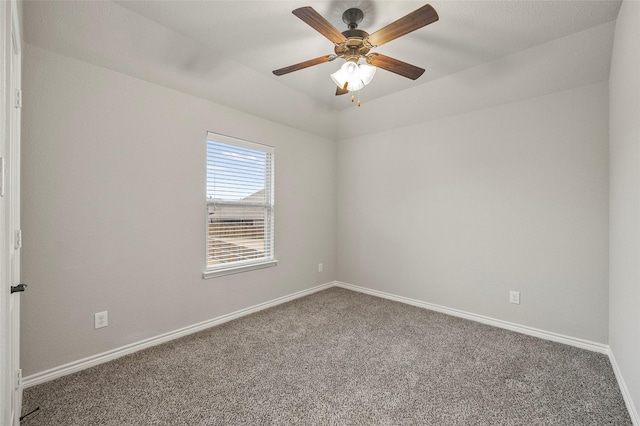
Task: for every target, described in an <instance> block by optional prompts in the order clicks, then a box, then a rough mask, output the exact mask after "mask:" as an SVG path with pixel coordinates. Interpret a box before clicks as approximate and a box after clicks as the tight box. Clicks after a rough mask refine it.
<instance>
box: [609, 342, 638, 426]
mask: <svg viewBox="0 0 640 426" xmlns="http://www.w3.org/2000/svg"><path fill="white" fill-rule="evenodd" d="M609 360H610V361H611V366H612V367H613V372H614V373H615V375H616V380H618V386H620V392H622V397H623V398H624V403H625V404H626V406H627V411H629V416H630V417H631V422H632V423H633V424H634V425H635V426H638V425H640V415H638V410H637V409H636V406H635V405H634V404H633V400H632V399H631V394H630V393H629V388H627V384H626V382H625V381H624V378H623V377H622V373H621V372H620V367H618V362H617V361H616V357H615V355H614V354H613V351H612V350H611V348H609Z"/></svg>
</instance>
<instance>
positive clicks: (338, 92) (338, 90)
mask: <svg viewBox="0 0 640 426" xmlns="http://www.w3.org/2000/svg"><path fill="white" fill-rule="evenodd" d="M347 84H349V83H345V84H344V87H340V86H337V87H336V96H339V95H345V94H347V93H349V90H347Z"/></svg>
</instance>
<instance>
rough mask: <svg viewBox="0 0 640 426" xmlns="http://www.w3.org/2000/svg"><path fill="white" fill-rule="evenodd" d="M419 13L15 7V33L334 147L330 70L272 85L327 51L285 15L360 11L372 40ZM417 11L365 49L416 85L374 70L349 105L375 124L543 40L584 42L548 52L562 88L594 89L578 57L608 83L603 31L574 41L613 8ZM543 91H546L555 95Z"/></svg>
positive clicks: (385, 7) (280, 4)
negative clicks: (405, 26)
mask: <svg viewBox="0 0 640 426" xmlns="http://www.w3.org/2000/svg"><path fill="white" fill-rule="evenodd" d="M425 3H426V2H425V1H372V0H354V1H348V0H338V1H269V0H263V1H238V0H236V1H217V0H213V1H185V0H183V1H118V2H115V3H114V2H89V1H86V2H68V1H44V2H40V1H27V2H25V5H24V10H25V23H24V28H25V39H26V41H27V43H29V44H32V45H35V46H38V47H42V48H45V49H49V50H52V51H54V52H58V53H61V54H64V55H67V56H71V57H73V58H77V59H80V60H83V61H86V62H89V63H93V64H96V65H99V66H103V67H106V68H109V69H113V70H116V71H119V72H123V73H126V74H129V75H132V76H134V77H137V78H142V79H145V80H148V81H151V82H154V83H158V84H161V85H164V86H167V87H170V88H174V89H177V90H181V91H184V92H187V93H190V94H193V95H196V96H200V97H202V98H205V99H209V100H212V101H215V102H218V103H222V104H225V105H227V106H229V107H232V108H235V109H238V110H241V111H246V112H249V113H251V114H255V115H258V116H262V117H264V118H267V119H270V120H274V121H277V122H281V123H284V124H287V125H291V126H293V127H297V128H300V129H303V130H306V131H309V132H312V133H316V134H320V135H323V136H327V137H331V138H335V137H336V136H337V134H336V123H337V122H338V119H339V118H341V121H345V118H344V117H351V116H353V115H354V114H357V113H356V112H353V111H352V110H353V107H352V104H351V103H350V102H349V97H348V96H340V97H336V96H335V95H334V93H335V86H334V84H333V82H332V81H331V79H330V78H329V74H330V73H332V72H333V71H335V70H336V69H337V68H338V67H339V66H340V65H341V63H339V62H340V61H342V60H341V59H338V60H336V61H333V62H329V63H325V64H322V65H318V66H315V67H312V68H307V69H304V70H300V71H297V72H294V73H291V74H287V75H284V76H280V77H276V76H274V75H273V74H272V73H271V71H272V70H274V69H277V68H281V67H284V66H287V65H291V64H294V63H298V62H301V61H304V60H307V59H311V58H315V57H318V56H322V55H326V54H330V53H333V47H332V44H331V43H330V42H329V41H328V40H326V39H325V38H324V37H323V36H321V35H320V34H319V33H317V32H316V31H315V30H314V29H312V28H311V27H309V26H308V25H306V24H305V23H304V22H302V21H301V20H299V19H298V18H297V17H295V16H294V15H293V14H291V10H293V9H295V8H297V7H301V6H312V7H313V8H314V9H316V10H317V11H318V12H319V13H320V14H322V15H323V16H324V17H325V18H327V19H328V20H329V21H330V22H331V23H332V24H333V25H334V26H336V28H338V29H339V30H340V31H343V30H345V29H346V25H345V24H344V23H343V22H342V12H343V11H344V10H346V9H348V8H350V7H359V8H361V9H362V10H363V11H364V13H365V19H364V20H363V22H362V23H361V24H360V26H359V27H360V28H362V29H364V30H366V31H368V32H369V33H372V32H374V31H375V30H377V29H379V28H381V27H383V26H385V25H387V24H388V23H390V22H393V21H395V20H396V19H398V18H400V17H402V16H404V15H406V14H407V13H409V12H411V11H413V10H415V9H417V8H418V7H420V6H422V5H424V4H425ZM429 3H430V4H431V5H432V6H433V7H434V8H435V9H436V11H437V12H438V14H439V16H440V20H439V21H437V22H435V23H433V24H431V25H428V26H426V27H424V28H421V29H419V30H417V31H415V32H413V33H410V34H408V35H406V36H404V37H402V38H400V39H397V40H394V41H392V42H389V43H387V44H385V45H383V46H380V47H379V48H377V49H376V51H377V52H379V53H384V54H385V55H388V56H392V57H395V58H397V59H400V60H402V61H405V62H409V63H412V64H414V65H417V66H420V67H422V68H425V69H426V72H425V73H424V75H423V76H422V77H420V78H419V79H418V80H416V81H412V80H409V79H406V78H404V77H400V76H397V75H395V74H392V73H389V72H386V71H384V70H379V71H378V72H377V74H376V76H375V78H374V80H373V82H372V83H371V84H370V85H369V86H367V87H366V88H365V89H363V90H362V91H361V93H360V97H361V98H362V100H363V105H364V104H367V103H369V104H371V105H372V106H375V108H376V111H378V110H379V113H380V114H381V115H382V116H384V114H385V105H386V104H388V105H394V101H389V102H387V100H389V99H391V98H394V97H395V98H396V99H397V98H398V97H399V96H400V94H401V95H402V97H403V99H404V98H409V99H410V97H411V94H412V93H414V94H415V95H416V96H417V95H418V94H419V93H426V94H428V93H429V92H432V91H435V92H438V90H434V89H432V88H433V87H434V85H438V84H440V85H441V84H442V83H443V82H445V83H446V84H450V82H451V78H452V76H456V75H459V73H461V72H463V71H465V70H466V72H470V71H469V70H472V69H474V68H477V67H479V66H481V65H483V64H484V65H485V67H487V66H488V65H487V64H498V63H502V64H503V65H504V66H507V67H508V68H507V69H501V70H500V72H501V76H502V77H503V78H506V79H507V80H508V79H509V75H510V72H516V73H522V69H521V68H522V67H523V66H526V63H527V62H528V60H527V59H523V60H521V61H520V62H518V63H510V62H509V61H508V60H506V61H505V60H503V61H502V62H500V61H499V60H500V58H506V57H515V56H514V55H515V54H516V53H518V52H522V51H525V50H528V51H532V52H533V51H535V50H534V49H532V48H533V47H536V46H541V45H550V46H551V42H552V41H554V40H558V39H562V38H566V37H567V36H570V35H574V36H573V37H574V38H576V37H578V38H579V37H581V36H580V34H583V35H584V36H582V38H583V39H584V42H582V43H580V41H575V42H574V44H570V43H569V44H567V43H565V45H566V47H565V48H566V49H570V50H567V51H566V52H564V53H565V54H566V58H563V52H562V51H560V52H556V53H554V55H555V56H554V58H555V60H557V61H558V60H559V61H560V64H559V66H560V65H561V66H562V67H563V69H566V70H570V74H571V76H570V79H571V80H572V81H576V80H577V81H599V80H598V79H602V66H601V65H600V64H598V65H597V66H583V65H584V61H585V58H587V59H589V60H597V61H599V62H602V61H603V58H604V62H605V64H604V66H605V67H606V69H607V73H608V61H609V60H610V56H611V52H610V49H611V36H610V35H611V34H612V28H613V26H612V25H609V26H608V27H606V28H608V29H607V30H606V31H605V32H606V34H605V36H604V39H605V41H604V42H602V41H601V39H598V40H595V43H593V44H592V45H591V46H590V47H588V48H585V46H586V44H585V43H586V41H587V40H588V39H589V38H590V37H593V36H592V34H593V31H587V30H589V29H592V28H595V27H597V26H601V25H602V24H605V23H607V22H611V21H613V20H615V19H616V16H617V13H618V10H619V7H620V1H619V0H610V1H593V0H587V1H516V0H512V1H431V2H429ZM589 40H590V39H589ZM599 40H600V41H599ZM590 42H591V41H590ZM563 46H564V45H563ZM552 47H553V46H552ZM576 48H577V49H578V52H577V53H576V51H575V49H576ZM554 49H555V48H554ZM551 51H552V52H555V50H553V49H552V50H551ZM583 51H584V52H583ZM580 52H583V53H580ZM541 54H544V53H541ZM558 58H559V59H558ZM607 58H609V59H607ZM536 61H537V62H540V59H539V58H538V59H536ZM542 62H544V58H542ZM491 66H493V65H491ZM491 66H489V68H488V69H490V68H491ZM476 74H479V75H480V76H476V77H473V80H474V81H473V83H472V84H475V85H480V86H481V85H483V82H484V81H486V80H487V79H488V80H491V77H492V76H491V75H484V77H482V74H483V72H482V71H479V72H478V71H476ZM556 74H559V77H558V78H560V79H564V80H566V79H567V75H566V74H567V72H560V73H553V72H552V73H548V75H546V74H545V78H546V79H549V78H551V79H553V78H555V77H554V76H555V75H556ZM606 75H608V74H606ZM483 78H484V80H483ZM523 78H524V77H523ZM564 80H562V81H564ZM549 83H550V86H551V87H555V88H557V90H562V89H563V88H566V87H565V86H562V85H560V84H555V83H554V82H549ZM467 84H468V83H467ZM438 93H439V92H438ZM396 102H397V101H396ZM347 108H348V109H349V110H347Z"/></svg>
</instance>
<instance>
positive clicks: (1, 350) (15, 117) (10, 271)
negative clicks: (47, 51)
mask: <svg viewBox="0 0 640 426" xmlns="http://www.w3.org/2000/svg"><path fill="white" fill-rule="evenodd" d="M0 22H1V23H2V27H3V30H2V31H1V32H2V34H0V54H1V58H0V60H1V61H2V62H1V63H2V67H1V70H0V71H1V80H2V81H1V82H0V87H1V95H2V96H1V102H2V105H0V139H1V140H0V157H2V164H1V166H3V167H1V168H2V169H3V170H2V171H1V172H0V173H1V174H2V175H1V176H0V269H1V271H0V281H1V283H0V284H1V291H0V311H1V312H2V316H1V318H0V322H1V325H0V379H1V380H0V382H1V383H2V385H1V386H0V410H1V411H0V425H2V426H5V425H6V426H9V425H13V426H18V425H19V424H20V409H21V403H22V383H21V381H22V379H21V370H20V350H19V344H20V293H14V294H11V292H10V288H11V287H12V286H16V285H18V284H19V283H20V246H21V234H20V119H21V107H22V95H21V90H20V87H21V74H22V59H21V32H20V18H19V14H18V2H17V0H11V1H3V2H0Z"/></svg>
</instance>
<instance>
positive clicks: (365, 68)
mask: <svg viewBox="0 0 640 426" xmlns="http://www.w3.org/2000/svg"><path fill="white" fill-rule="evenodd" d="M375 73H376V67H374V66H373V65H369V64H360V65H358V64H357V63H355V62H351V61H347V62H345V63H344V64H343V65H342V66H341V67H340V69H339V70H338V71H336V72H334V73H333V74H331V79H332V80H333V82H334V83H335V84H336V85H337V86H338V87H344V85H345V83H348V84H347V90H348V91H350V92H354V91H356V90H360V89H362V88H363V87H364V86H365V85H367V84H369V83H370V82H371V80H372V79H373V76H374V74H375Z"/></svg>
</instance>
